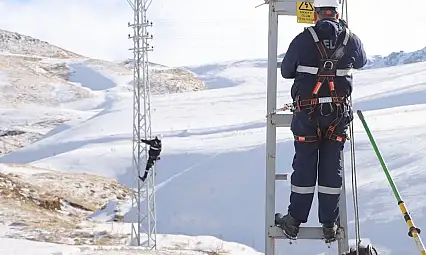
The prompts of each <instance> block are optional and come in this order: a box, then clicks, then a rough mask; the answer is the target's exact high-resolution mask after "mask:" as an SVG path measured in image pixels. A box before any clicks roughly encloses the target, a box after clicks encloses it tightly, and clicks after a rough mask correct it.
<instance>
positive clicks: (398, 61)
mask: <svg viewBox="0 0 426 255" xmlns="http://www.w3.org/2000/svg"><path fill="white" fill-rule="evenodd" d="M367 54H368V51H367ZM284 56H285V53H282V54H279V55H278V58H279V59H282V58H283V57H284ZM367 57H368V60H367V64H366V65H365V66H364V67H363V68H362V69H376V68H383V67H390V66H399V65H405V64H411V63H418V62H424V61H426V47H425V48H423V49H420V50H416V51H411V52H404V51H398V52H392V53H390V54H389V55H387V56H382V55H368V56H367ZM265 63H266V60H265Z"/></svg>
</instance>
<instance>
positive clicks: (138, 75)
mask: <svg viewBox="0 0 426 255" xmlns="http://www.w3.org/2000/svg"><path fill="white" fill-rule="evenodd" d="M128 3H129V5H130V7H131V8H132V9H133V24H130V23H129V27H132V28H133V36H130V35H129V38H130V39H133V48H132V49H130V50H132V51H133V157H132V162H133V167H134V169H135V176H134V178H135V181H136V182H137V185H136V186H137V188H136V190H135V191H134V194H133V196H132V207H133V208H137V220H136V222H133V223H132V230H131V244H133V245H137V246H145V247H148V248H150V249H155V248H156V245H157V241H156V211H155V190H154V189H155V185H154V176H155V167H154V168H153V169H152V171H151V173H150V174H149V175H148V177H147V179H146V180H145V182H142V181H141V180H140V179H139V176H141V175H142V174H143V172H144V171H145V169H144V167H145V164H146V161H147V158H148V150H147V145H146V144H144V143H142V142H141V138H144V139H150V138H151V109H150V107H151V102H150V83H149V69H148V67H149V66H148V65H149V62H148V52H149V51H151V50H152V46H150V45H149V43H148V41H149V40H150V39H152V35H150V34H149V32H148V30H147V28H148V27H150V26H152V22H149V21H148V20H147V17H146V12H147V9H148V6H149V1H147V0H134V1H133V2H132V1H131V0H128ZM142 201H145V203H146V207H145V211H143V209H144V208H142V206H141V203H142ZM142 234H144V235H146V238H147V240H146V241H145V242H142V241H141V235H142Z"/></svg>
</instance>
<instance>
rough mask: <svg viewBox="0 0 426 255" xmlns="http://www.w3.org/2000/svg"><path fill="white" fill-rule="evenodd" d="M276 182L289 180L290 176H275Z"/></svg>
mask: <svg viewBox="0 0 426 255" xmlns="http://www.w3.org/2000/svg"><path fill="white" fill-rule="evenodd" d="M275 180H279V181H285V180H288V174H275Z"/></svg>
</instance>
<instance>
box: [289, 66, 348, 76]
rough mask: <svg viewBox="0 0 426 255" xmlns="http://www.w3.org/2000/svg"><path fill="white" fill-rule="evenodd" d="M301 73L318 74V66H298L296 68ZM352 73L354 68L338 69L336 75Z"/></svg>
mask: <svg viewBox="0 0 426 255" xmlns="http://www.w3.org/2000/svg"><path fill="white" fill-rule="evenodd" d="M296 71H297V72H299V73H309V74H317V73H318V67H313V66H297V69H296ZM350 75H352V69H337V70H336V76H350Z"/></svg>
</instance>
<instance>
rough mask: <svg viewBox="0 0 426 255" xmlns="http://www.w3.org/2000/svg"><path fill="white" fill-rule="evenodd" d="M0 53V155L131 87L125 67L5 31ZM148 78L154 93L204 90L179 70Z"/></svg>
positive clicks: (157, 69)
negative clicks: (109, 92) (113, 93)
mask: <svg viewBox="0 0 426 255" xmlns="http://www.w3.org/2000/svg"><path fill="white" fill-rule="evenodd" d="M0 51H1V54H0V122H1V123H2V125H1V127H0V154H5V153H8V152H10V151H13V150H15V149H17V148H20V147H23V146H25V145H27V144H29V143H32V142H34V141H36V140H37V139H40V138H41V137H42V136H43V135H44V134H45V133H46V132H48V131H49V130H51V129H52V128H55V127H56V126H57V125H59V124H61V123H64V122H66V121H70V120H74V119H76V118H77V119H78V118H83V117H81V115H80V113H78V112H77V111H78V110H88V109H93V112H89V113H83V115H84V116H85V117H88V116H90V115H91V114H92V115H93V114H95V113H96V111H99V109H102V107H103V106H105V104H108V102H110V101H111V100H110V99H109V98H107V97H109V96H106V94H105V93H104V92H105V91H115V92H120V91H122V92H129V91H131V90H132V89H133V84H132V81H133V69H132V66H129V65H128V63H127V65H126V64H125V63H114V62H109V61H104V60H97V59H89V58H86V57H84V56H81V55H79V54H76V53H73V52H70V51H66V50H64V49H61V48H59V47H57V46H54V45H51V44H49V43H47V42H43V41H40V40H38V39H35V38H32V37H29V36H25V35H21V34H18V33H14V32H9V31H4V30H0ZM150 77H151V92H152V93H153V94H165V93H180V92H184V91H197V90H203V89H205V84H204V83H203V82H202V81H201V80H200V79H198V78H197V77H195V75H194V74H193V73H190V72H189V71H186V70H184V69H179V68H168V67H160V66H154V68H152V69H151V76H150ZM81 100H83V101H82V102H83V103H81ZM76 102H78V107H76ZM73 107H74V108H73ZM35 108H37V114H34V109H35ZM76 110H77V111H76Z"/></svg>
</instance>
